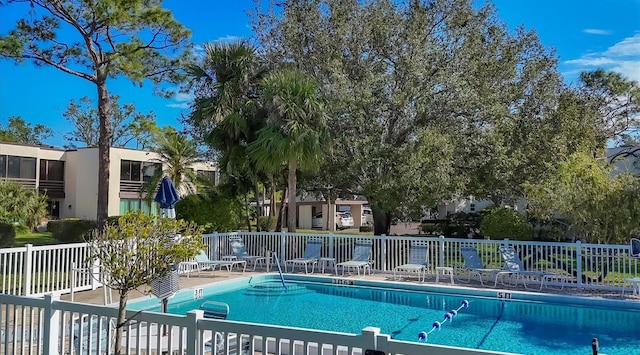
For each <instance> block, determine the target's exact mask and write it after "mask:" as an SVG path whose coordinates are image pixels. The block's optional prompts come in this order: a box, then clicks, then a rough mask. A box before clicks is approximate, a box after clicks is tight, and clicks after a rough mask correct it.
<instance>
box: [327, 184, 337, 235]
mask: <svg viewBox="0 0 640 355" xmlns="http://www.w3.org/2000/svg"><path fill="white" fill-rule="evenodd" d="M332 197H333V196H332V195H331V190H328V191H327V217H326V219H325V221H326V224H327V230H328V231H331V232H335V231H336V214H335V212H334V210H335V206H334V204H332V203H331V199H332Z"/></svg>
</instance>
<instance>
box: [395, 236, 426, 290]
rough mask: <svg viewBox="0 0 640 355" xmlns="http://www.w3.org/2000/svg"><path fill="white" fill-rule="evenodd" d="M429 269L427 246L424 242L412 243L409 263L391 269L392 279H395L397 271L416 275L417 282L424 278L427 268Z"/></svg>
mask: <svg viewBox="0 0 640 355" xmlns="http://www.w3.org/2000/svg"><path fill="white" fill-rule="evenodd" d="M428 267H429V244H427V243H425V242H412V243H411V248H410V249H409V262H408V263H406V264H402V265H399V266H396V267H395V268H393V278H394V279H396V273H397V272H398V271H403V272H408V273H416V274H417V275H418V280H420V278H421V277H422V281H423V282H424V278H425V276H426V274H427V268H428Z"/></svg>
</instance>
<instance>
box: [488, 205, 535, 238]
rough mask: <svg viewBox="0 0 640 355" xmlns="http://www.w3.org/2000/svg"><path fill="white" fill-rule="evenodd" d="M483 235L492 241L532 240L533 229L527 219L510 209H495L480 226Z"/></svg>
mask: <svg viewBox="0 0 640 355" xmlns="http://www.w3.org/2000/svg"><path fill="white" fill-rule="evenodd" d="M480 230H481V231H482V234H483V235H485V236H488V237H490V238H492V239H504V238H509V239H515V240H531V239H532V237H533V228H532V227H531V225H530V224H529V221H527V218H526V217H525V216H523V215H521V214H520V213H518V212H517V211H514V210H512V209H508V208H495V209H493V210H492V211H491V213H489V214H488V215H487V216H485V217H484V219H483V220H482V223H481V224H480Z"/></svg>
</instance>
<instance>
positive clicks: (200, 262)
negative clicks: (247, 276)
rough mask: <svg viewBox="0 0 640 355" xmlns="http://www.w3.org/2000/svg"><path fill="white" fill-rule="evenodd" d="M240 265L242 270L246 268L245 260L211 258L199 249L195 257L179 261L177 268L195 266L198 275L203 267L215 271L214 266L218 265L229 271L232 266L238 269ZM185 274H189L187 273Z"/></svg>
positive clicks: (191, 267)
mask: <svg viewBox="0 0 640 355" xmlns="http://www.w3.org/2000/svg"><path fill="white" fill-rule="evenodd" d="M241 265H242V267H243V268H242V272H245V271H246V270H247V262H246V261H245V260H211V259H209V257H208V256H207V254H206V253H205V252H204V250H200V254H198V255H196V256H195V258H193V259H192V260H188V261H183V262H180V264H179V266H178V267H179V269H180V270H188V271H190V269H193V268H195V269H196V270H197V271H198V276H200V271H202V270H204V269H211V271H216V267H219V268H220V269H221V270H222V267H223V266H224V267H226V268H227V271H229V272H231V269H233V267H234V266H236V267H237V268H238V269H239V268H240V266H241ZM187 275H189V274H188V273H187Z"/></svg>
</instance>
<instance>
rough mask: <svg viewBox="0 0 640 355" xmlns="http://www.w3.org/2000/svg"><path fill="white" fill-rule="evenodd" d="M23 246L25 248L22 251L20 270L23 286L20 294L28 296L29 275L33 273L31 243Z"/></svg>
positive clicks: (29, 290) (29, 288) (29, 287)
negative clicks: (22, 266) (22, 258)
mask: <svg viewBox="0 0 640 355" xmlns="http://www.w3.org/2000/svg"><path fill="white" fill-rule="evenodd" d="M25 247H26V248H27V250H26V251H25V252H24V271H23V272H22V276H23V277H24V287H23V289H22V294H23V295H24V296H29V295H31V275H32V274H33V244H27V245H25Z"/></svg>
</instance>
